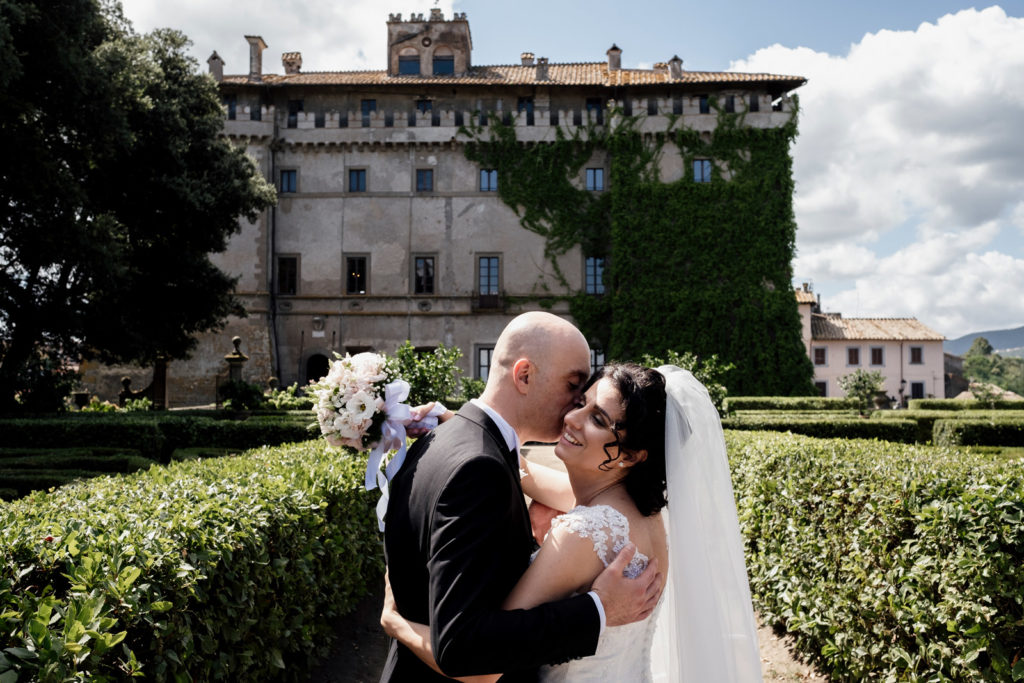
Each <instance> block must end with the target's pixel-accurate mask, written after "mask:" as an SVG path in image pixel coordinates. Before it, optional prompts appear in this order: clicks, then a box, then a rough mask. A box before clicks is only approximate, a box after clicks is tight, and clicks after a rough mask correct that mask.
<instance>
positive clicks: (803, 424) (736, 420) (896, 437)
mask: <svg viewBox="0 0 1024 683" xmlns="http://www.w3.org/2000/svg"><path fill="white" fill-rule="evenodd" d="M722 426H723V427H725V428H726V429H736V430H743V431H761V430H767V431H773V432H792V433H793V434H803V435H805V436H814V437H818V438H823V439H828V438H837V439H882V440H884V441H895V442H901V443H914V441H915V440H916V438H917V423H916V422H914V421H913V420H885V421H882V420H866V419H864V418H861V417H844V418H836V417H832V416H831V415H830V414H829V413H825V414H824V415H822V416H820V417H803V418H801V417H789V416H787V415H785V414H782V415H778V416H767V415H766V416H762V417H760V418H748V417H727V418H724V419H723V420H722Z"/></svg>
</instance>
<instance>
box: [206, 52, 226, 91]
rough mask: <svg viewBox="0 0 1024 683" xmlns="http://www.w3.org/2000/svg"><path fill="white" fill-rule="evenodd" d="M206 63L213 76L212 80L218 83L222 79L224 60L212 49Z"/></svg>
mask: <svg viewBox="0 0 1024 683" xmlns="http://www.w3.org/2000/svg"><path fill="white" fill-rule="evenodd" d="M206 63H207V64H209V65H210V75H211V76H213V80H215V81H217V82H218V83H220V82H221V81H223V80H224V60H223V59H221V56H220V55H219V54H217V51H216V50H214V51H213V54H212V55H210V58H209V59H207V60H206Z"/></svg>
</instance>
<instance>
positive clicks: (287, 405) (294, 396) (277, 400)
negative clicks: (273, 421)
mask: <svg viewBox="0 0 1024 683" xmlns="http://www.w3.org/2000/svg"><path fill="white" fill-rule="evenodd" d="M264 405H265V406H268V407H271V408H273V409H274V410H311V409H312V408H313V399H312V398H310V397H309V396H306V395H304V394H300V393H299V385H298V383H295V384H292V385H291V386H288V387H285V388H284V389H273V390H271V392H270V393H269V394H268V395H267V396H266V397H265V399H264Z"/></svg>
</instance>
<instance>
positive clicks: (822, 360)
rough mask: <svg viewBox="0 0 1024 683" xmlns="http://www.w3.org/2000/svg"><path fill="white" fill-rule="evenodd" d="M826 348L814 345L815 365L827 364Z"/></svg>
mask: <svg viewBox="0 0 1024 683" xmlns="http://www.w3.org/2000/svg"><path fill="white" fill-rule="evenodd" d="M826 351H827V349H826V348H825V347H823V346H818V347H815V349H814V364H815V365H828V354H827V353H826Z"/></svg>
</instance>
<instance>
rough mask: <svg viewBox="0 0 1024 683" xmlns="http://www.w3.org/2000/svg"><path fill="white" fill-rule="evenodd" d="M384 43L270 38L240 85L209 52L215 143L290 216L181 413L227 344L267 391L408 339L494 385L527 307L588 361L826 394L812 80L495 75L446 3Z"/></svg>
mask: <svg viewBox="0 0 1024 683" xmlns="http://www.w3.org/2000/svg"><path fill="white" fill-rule="evenodd" d="M387 36H388V37H387V40H388V58H387V64H386V67H385V68H383V69H380V70H370V71H366V70H362V71H348V70H344V69H345V65H343V64H341V65H338V67H339V69H340V70H338V71H322V72H304V71H303V70H302V54H301V53H299V52H285V53H283V54H281V67H280V69H281V70H282V71H283V73H280V72H278V73H270V70H271V69H264V68H263V63H264V60H263V57H264V54H265V53H266V54H269V53H268V44H267V42H265V41H264V40H263V38H261V37H259V36H246V38H245V40H246V41H247V42H248V44H249V47H250V60H249V70H248V73H244V72H243V73H237V72H236V73H234V74H230V73H225V71H224V67H225V65H224V62H223V60H221V59H220V57H219V56H218V55H217V54H216V53H214V54H213V55H211V57H210V60H209V65H210V72H211V74H212V75H213V77H214V79H215V80H217V81H218V83H219V87H220V91H221V94H222V97H223V101H224V113H225V120H224V133H225V135H226V136H227V137H228V138H229V139H230V140H232V141H234V142H235V143H236V144H238V145H240V146H244V147H245V149H246V150H247V152H248V153H249V154H250V156H252V157H253V159H255V160H256V162H257V163H258V164H259V166H260V168H261V169H262V170H263V172H264V173H265V174H266V177H267V178H269V179H271V180H272V181H273V183H274V184H275V186H277V188H278V202H277V205H276V206H275V207H274V208H272V209H270V210H268V211H267V212H265V213H264V215H262V216H261V217H260V218H259V219H258V220H257V221H256V222H254V223H249V222H248V221H244V220H243V221H240V232H239V234H238V235H237V236H235V238H233V239H232V242H231V244H230V246H229V248H228V250H227V251H226V252H225V253H224V254H221V255H218V256H217V259H216V260H217V264H218V265H219V266H220V267H221V268H223V269H224V270H226V271H227V272H229V273H230V274H232V275H234V276H236V277H237V278H238V279H237V283H238V284H237V293H238V296H239V298H240V299H241V301H242V303H243V305H244V306H245V309H246V311H247V313H248V316H247V317H245V318H237V319H234V318H233V319H231V320H230V321H229V323H228V326H227V329H226V330H225V331H224V332H223V333H221V334H220V335H217V336H211V337H207V338H205V339H203V340H202V342H201V345H200V348H199V349H198V350H197V352H196V354H195V357H194V358H193V359H192V360H191V361H188V362H181V363H178V362H176V363H174V364H172V365H171V367H170V368H169V370H168V392H169V396H168V401H169V404H170V405H172V406H174V405H181V404H187V403H207V402H212V401H213V400H214V391H215V387H216V385H217V382H218V381H219V380H218V375H222V374H224V373H225V370H226V368H224V367H223V365H224V362H223V357H224V355H225V354H226V353H228V352H229V351H231V345H230V338H231V336H233V335H238V336H240V337H242V339H243V342H242V344H243V346H242V348H243V351H244V352H245V353H246V355H248V356H249V362H248V363H247V365H246V368H245V370H244V375H245V377H244V378H245V379H246V380H248V381H253V382H263V381H265V380H266V379H267V377H268V376H270V375H272V376H275V377H277V378H278V381H279V383H280V384H282V385H285V386H287V385H289V384H291V383H293V382H298V383H299V384H305V383H306V382H307V381H308V380H313V379H317V378H318V377H319V376H320V375H319V373H321V372H323V370H324V368H325V367H326V361H327V359H328V358H330V357H331V354H332V353H334V352H340V353H344V352H346V351H349V352H356V351H361V350H367V349H374V350H377V351H384V352H393V351H394V350H395V349H397V348H398V347H399V346H400V345H401V344H402V343H403V342H405V341H406V340H407V339H408V340H410V341H411V343H412V344H413V346H415V347H417V348H420V349H428V348H432V347H436V346H438V345H439V344H444V345H446V346H457V347H459V348H460V349H461V350H462V352H463V354H464V356H463V358H462V359H461V361H460V365H461V368H462V370H463V371H464V372H465V373H466V374H467V375H470V376H475V377H483V376H485V375H486V374H487V372H488V369H489V362H490V352H491V350H492V349H493V345H494V342H495V341H496V340H497V337H498V334H499V333H500V332H501V329H502V328H503V327H504V325H505V324H506V323H507V322H508V321H509V320H510V319H511V318H512V317H513V316H515V315H517V314H519V313H521V312H523V311H528V310H536V309H546V310H550V311H552V312H554V313H556V314H558V315H563V316H566V317H569V318H572V319H573V320H575V321H576V322H577V324H579V326H580V327H581V329H583V330H584V331H585V332H586V334H587V336H588V337H589V338H590V339H591V341H592V344H593V346H594V348H595V352H594V357H593V360H594V365H595V366H596V365H598V364H600V363H601V362H602V359H605V360H611V359H613V358H617V359H625V358H639V357H640V356H641V354H642V353H644V352H648V353H651V354H653V355H656V356H664V354H665V352H666V350H668V349H672V350H675V351H678V352H687V351H692V352H694V353H696V354H697V355H698V356H701V357H707V356H709V355H711V354H717V355H718V356H719V359H720V360H721V361H724V362H732V363H734V364H735V366H736V367H735V369H734V370H733V371H732V374H731V376H730V377H729V389H730V391H731V393H733V394H734V395H735V394H737V393H745V394H749V393H783V394H789V393H803V392H807V391H810V390H811V385H810V378H811V370H810V365H809V364H808V361H807V358H806V354H805V352H804V350H803V349H802V346H801V337H800V327H799V317H798V314H797V310H796V305H795V303H794V302H793V298H792V293H791V290H790V265H789V264H790V261H791V260H792V256H793V243H794V231H795V225H794V222H793V215H792V180H791V177H790V157H789V146H790V143H791V141H792V139H793V136H794V135H795V134H796V100H795V98H793V97H791V96H790V93H791V92H792V91H793V90H795V89H797V88H799V87H800V86H801V85H802V84H803V83H804V79H803V78H801V77H799V76H784V75H773V74H740V73H707V72H693V71H688V70H687V69H685V68H684V67H683V62H682V60H681V59H679V58H677V57H673V58H672V59H668V60H667V61H666V62H664V63H659V64H656V65H654V67H653V68H651V69H632V68H623V66H622V63H621V62H622V60H621V55H622V50H620V49H619V48H618V47H617V46H614V45H613V46H612V47H611V48H610V49H609V50H608V51H607V52H606V54H604V55H602V56H601V57H602V59H601V61H592V62H574V63H550V62H549V61H548V60H547V59H545V58H544V57H539V56H535V55H533V54H530V53H523V54H522V55H519V56H518V60H515V61H514V63H509V64H499V65H490V66H480V65H475V64H474V63H473V60H472V40H471V36H470V31H469V21H468V19H467V18H466V15H465V14H458V13H457V14H455V15H454V16H453V17H450V18H446V17H444V16H443V15H442V13H441V11H440V10H439V9H436V8H435V9H434V10H433V11H432V12H431V13H430V14H429V15H428V16H423V15H413V16H407V17H402V16H401V15H398V14H392V15H390V16H389V17H388V20H387ZM268 38H269V39H270V43H273V36H268ZM288 47H292V46H288ZM116 377H117V378H119V377H120V375H119V374H118V375H116Z"/></svg>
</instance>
